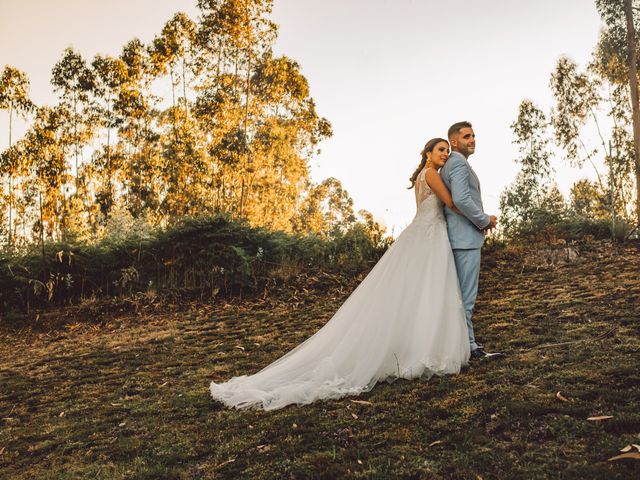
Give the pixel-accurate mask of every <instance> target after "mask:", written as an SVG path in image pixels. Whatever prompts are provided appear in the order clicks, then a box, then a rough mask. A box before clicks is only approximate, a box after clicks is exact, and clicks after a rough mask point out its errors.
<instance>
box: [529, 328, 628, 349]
mask: <svg viewBox="0 0 640 480" xmlns="http://www.w3.org/2000/svg"><path fill="white" fill-rule="evenodd" d="M617 329H618V327H613V328H612V329H611V330H609V331H608V332H605V333H602V334H600V335H598V336H597V337H593V338H581V339H580V340H572V341H570V342H561V343H546V344H544V345H537V346H535V347H532V348H529V349H527V350H525V351H529V350H537V349H540V348H551V347H562V346H564V345H574V344H576V343H582V342H595V341H596V340H602V339H603V338H607V337H610V336H612V335H613V334H614V333H615V331H616V330H617Z"/></svg>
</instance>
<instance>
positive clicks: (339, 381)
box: [210, 138, 470, 410]
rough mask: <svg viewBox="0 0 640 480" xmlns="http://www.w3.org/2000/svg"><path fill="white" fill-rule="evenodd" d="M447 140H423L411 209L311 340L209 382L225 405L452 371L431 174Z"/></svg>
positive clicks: (448, 270)
mask: <svg viewBox="0 0 640 480" xmlns="http://www.w3.org/2000/svg"><path fill="white" fill-rule="evenodd" d="M448 155H449V143H448V142H447V141H446V140H444V139H442V138H434V139H432V140H429V142H427V144H426V145H425V147H424V149H423V151H422V161H421V163H420V166H419V167H418V168H417V169H416V171H415V172H414V174H413V175H412V176H411V187H409V188H412V187H414V186H415V197H416V204H417V213H416V215H415V217H414V218H413V220H412V221H411V223H410V224H409V226H407V228H405V229H404V230H403V232H402V233H401V234H400V235H399V236H398V238H397V239H396V240H395V242H394V243H393V244H392V245H391V246H390V247H389V249H388V250H387V251H386V252H385V254H384V255H383V256H382V258H380V260H379V261H378V263H377V264H376V265H375V266H374V267H373V269H372V270H371V271H370V272H369V274H368V275H367V276H366V277H365V278H364V280H363V281H362V282H361V283H360V285H358V287H357V288H356V289H355V290H354V291H353V293H352V294H351V295H350V296H349V298H347V300H346V301H345V302H344V303H343V304H342V306H341V307H340V308H339V309H338V311H337V312H336V313H335V314H334V315H333V317H332V318H331V319H330V320H329V321H328V322H327V323H326V324H325V325H324V327H322V328H321V329H320V330H318V331H317V332H316V333H315V334H314V335H313V336H311V337H310V338H308V339H307V340H306V341H304V342H303V343H301V344H300V345H298V346H297V347H295V348H294V349H293V350H291V351H290V352H289V353H287V354H285V355H284V356H282V357H280V358H279V359H278V360H276V361H275V362H273V363H272V364H271V365H268V366H267V367H265V368H263V369H262V370H260V371H259V372H257V373H255V374H253V375H249V376H247V375H242V376H239V377H234V378H232V379H231V380H229V381H227V382H225V383H215V382H211V386H210V390H211V395H212V397H213V398H214V399H216V400H218V401H220V402H222V403H224V404H225V405H226V406H228V407H235V408H248V407H249V408H261V409H264V410H275V409H278V408H282V407H284V406H286V405H289V404H299V405H303V404H308V403H311V402H313V401H315V400H320V399H330V398H340V397H344V396H346V395H358V394H360V393H362V392H366V391H369V390H371V389H372V388H373V386H374V385H375V384H376V383H377V382H379V381H382V380H386V381H387V382H392V381H393V380H395V379H397V378H406V379H412V378H418V377H423V378H429V377H431V376H432V375H434V374H435V375H444V374H449V373H458V372H459V371H460V368H461V367H462V366H464V365H466V364H467V362H468V360H469V355H470V352H469V340H468V335H467V326H466V322H465V313H464V307H463V305H462V301H461V296H460V287H459V285H458V278H457V276H456V267H455V264H454V260H453V254H452V252H451V246H450V244H449V240H448V237H447V226H446V223H445V219H444V215H443V210H442V207H443V203H444V204H446V205H447V206H449V207H452V208H453V207H454V205H453V201H452V199H451V195H450V193H449V191H448V190H447V188H446V186H445V185H444V183H443V182H442V180H441V179H440V176H439V174H438V170H439V169H440V168H441V167H442V166H443V165H444V164H445V162H446V161H447V158H448Z"/></svg>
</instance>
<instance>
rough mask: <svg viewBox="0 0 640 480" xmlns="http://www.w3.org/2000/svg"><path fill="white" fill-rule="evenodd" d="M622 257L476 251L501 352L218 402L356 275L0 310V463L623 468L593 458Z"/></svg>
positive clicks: (624, 365)
mask: <svg viewBox="0 0 640 480" xmlns="http://www.w3.org/2000/svg"><path fill="white" fill-rule="evenodd" d="M639 273H640V246H639V245H637V244H626V245H624V246H616V245H612V244H609V243H592V244H585V245H580V246H578V247H575V248H574V247H571V248H561V247H559V248H556V249H537V250H515V249H508V250H497V251H494V252H490V253H487V254H486V255H485V261H484V264H483V270H482V274H481V291H480V294H479V301H478V304H477V311H476V317H475V318H476V320H475V324H476V330H477V334H478V337H479V338H480V339H481V340H482V341H483V342H484V343H485V344H486V345H487V347H488V348H489V349H498V350H502V351H505V352H506V353H507V354H508V356H507V358H505V359H503V360H500V361H494V362H478V363H473V364H472V365H471V366H470V367H469V368H468V369H466V370H464V371H463V372H462V373H461V374H460V375H457V376H450V377H442V378H433V379H431V380H430V381H428V382H424V381H414V382H408V381H404V380H400V381H397V382H395V383H393V384H382V385H378V386H376V388H374V389H373V390H372V391H371V392H370V393H368V394H366V395H362V396H360V397H357V398H348V399H343V400H339V401H328V402H319V403H315V404H313V405H310V406H304V407H295V406H294V407H288V408H285V409H283V410H279V411H275V412H268V413H265V412H259V411H230V410H226V409H224V408H223V407H222V406H221V405H220V404H218V403H215V402H213V401H212V400H211V399H210V397H209V393H208V384H209V382H210V380H212V379H216V380H223V379H226V378H229V377H230V376H233V375H238V374H244V373H251V372H254V371H257V370H258V369H259V368H261V367H262V366H265V365H267V364H268V363H270V362H271V361H273V360H275V359H276V358H278V357H279V356H280V355H282V354H283V353H285V352H286V351H288V350H289V349H291V348H292V347H294V346H295V345H297V344H298V343H300V342H301V341H302V340H304V339H305V338H306V337H308V336H309V335H310V334H311V333H313V332H314V331H316V330H317V329H318V328H319V327H321V326H322V325H323V324H324V323H325V322H326V321H327V320H328V319H329V318H330V317H331V315H332V313H333V312H334V311H335V310H336V309H337V308H338V307H339V305H340V304H341V302H342V301H343V300H344V298H346V296H347V295H348V294H349V292H350V291H351V290H352V289H353V288H354V287H355V285H356V284H357V282H358V281H359V278H352V279H348V278H339V277H335V276H330V275H321V276H318V277H313V278H309V277H304V278H298V279H292V284H291V286H290V287H289V288H287V289H282V290H279V291H278V292H273V293H272V294H270V295H268V296H266V297H265V298H258V299H253V300H244V301H242V302H241V301H235V302H223V301H220V302H218V303H216V304H198V303H192V304H188V305H178V304H176V305H168V304H166V303H163V304H159V305H158V304H154V303H153V299H144V301H143V300H141V299H137V300H131V301H128V302H121V303H119V304H115V303H113V302H112V303H104V304H101V303H96V304H85V305H83V306H81V307H79V308H78V307H76V308H73V309H71V308H70V309H67V310H63V311H52V312H46V313H43V314H41V316H40V318H39V319H38V321H37V322H35V323H32V324H29V325H28V326H26V327H23V328H21V329H16V328H11V329H10V328H8V327H7V326H6V325H5V326H2V325H0V327H1V330H0V411H1V412H2V415H1V417H2V420H1V421H2V429H1V430H0V477H2V478H11V479H32V478H55V479H58V478H60V479H62V478H74V479H75V478H92V479H94V478H96V479H117V478H136V479H142V478H149V479H161V478H167V479H169V478H172V479H173V478H181V479H196V478H252V479H253V478H263V479H272V478H301V479H302V478H399V477H400V478H434V479H477V478H482V479H485V480H486V479H491V478H495V479H507V478H508V479H519V478H522V479H546V478H562V479H584V478H589V479H591V478H594V479H595V478H607V479H610V480H613V479H628V478H637V476H638V475H640V461H639V460H637V459H621V460H613V461H608V459H609V458H611V457H614V456H616V455H619V454H620V453H621V452H620V449H622V448H623V447H625V446H627V445H630V444H640V372H639V370H638V358H640V319H639V316H640V275H639ZM360 278H361V277H360ZM293 280H295V282H294V281H293ZM296 282H299V283H296ZM134 307H135V308H134ZM97 317H99V319H98V318H97ZM599 416H611V417H612V418H609V419H603V420H588V418H590V417H599ZM634 451H635V450H633V449H632V450H631V453H633V452H634Z"/></svg>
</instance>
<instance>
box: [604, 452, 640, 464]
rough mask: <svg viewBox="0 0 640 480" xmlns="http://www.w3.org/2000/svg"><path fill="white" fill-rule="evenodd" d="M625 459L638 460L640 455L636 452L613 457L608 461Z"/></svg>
mask: <svg viewBox="0 0 640 480" xmlns="http://www.w3.org/2000/svg"><path fill="white" fill-rule="evenodd" d="M626 458H629V459H633V460H640V453H638V452H632V453H623V454H622V455H616V456H615V457H611V458H610V459H609V461H610V462H613V461H615V460H624V459H626Z"/></svg>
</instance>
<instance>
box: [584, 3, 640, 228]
mask: <svg viewBox="0 0 640 480" xmlns="http://www.w3.org/2000/svg"><path fill="white" fill-rule="evenodd" d="M595 3H596V7H597V8H598V11H599V13H600V15H601V17H602V19H603V20H604V22H605V24H606V28H605V29H604V30H603V32H602V34H601V37H600V41H599V43H598V48H597V51H596V55H595V57H596V62H595V64H596V66H597V67H599V68H598V70H599V73H600V74H601V75H603V76H604V77H606V78H607V79H609V81H611V82H612V83H614V84H617V85H626V86H628V92H629V97H630V102H629V103H630V104H631V113H632V114H631V117H632V126H633V147H634V148H633V164H634V167H635V182H636V202H635V207H636V222H637V223H638V225H639V226H640V105H639V101H638V43H639V38H638V34H637V28H636V25H638V22H639V21H640V1H638V0H596V2H595Z"/></svg>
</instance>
